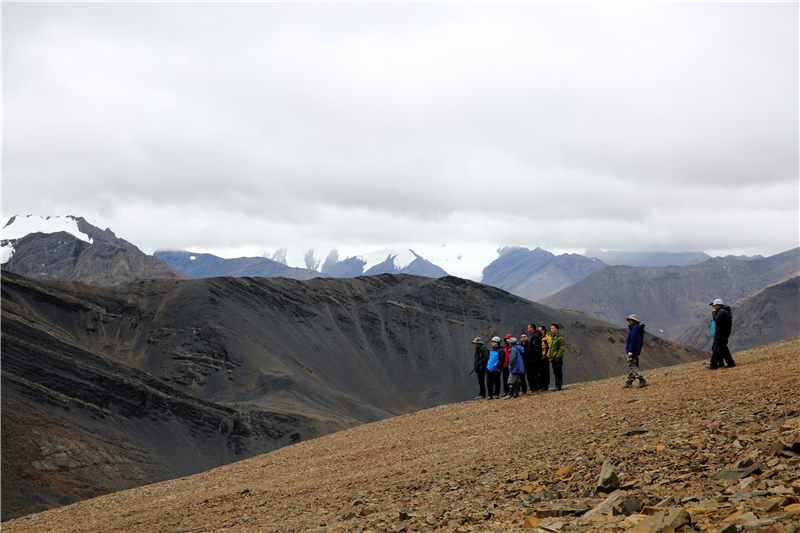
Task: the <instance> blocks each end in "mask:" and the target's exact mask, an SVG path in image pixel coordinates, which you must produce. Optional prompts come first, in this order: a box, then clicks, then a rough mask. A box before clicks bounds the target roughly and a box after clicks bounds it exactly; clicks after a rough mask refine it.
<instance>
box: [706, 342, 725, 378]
mask: <svg viewBox="0 0 800 533" xmlns="http://www.w3.org/2000/svg"><path fill="white" fill-rule="evenodd" d="M721 364H722V356H721V355H720V353H719V342H718V341H717V339H716V338H715V339H714V344H712V345H711V361H709V363H708V368H711V369H712V370H716V369H717V368H719V366H720V365H721Z"/></svg>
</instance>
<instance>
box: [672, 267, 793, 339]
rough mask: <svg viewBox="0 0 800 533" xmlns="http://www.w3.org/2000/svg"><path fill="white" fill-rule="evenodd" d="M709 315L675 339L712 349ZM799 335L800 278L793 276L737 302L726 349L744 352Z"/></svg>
mask: <svg viewBox="0 0 800 533" xmlns="http://www.w3.org/2000/svg"><path fill="white" fill-rule="evenodd" d="M710 327H711V316H710V314H709V316H708V317H707V318H706V319H701V320H699V321H698V322H696V323H695V324H693V325H692V326H691V327H690V328H688V329H687V330H686V332H684V334H683V335H681V336H680V337H679V338H678V340H679V342H683V343H685V344H688V345H690V346H697V347H698V348H710V347H711V333H710ZM796 336H800V275H795V276H792V277H790V278H789V279H787V280H786V281H782V282H780V283H776V284H774V285H770V286H769V287H767V288H766V289H764V290H762V291H759V292H757V293H756V294H754V295H752V296H748V297H747V298H744V299H742V300H740V301H739V302H738V303H737V304H736V305H735V306H734V307H733V331H732V332H731V337H730V341H729V343H728V346H729V347H730V349H731V350H733V351H737V350H747V349H749V348H753V347H755V346H761V345H762V344H767V343H771V342H777V341H779V340H783V339H788V338H790V337H796Z"/></svg>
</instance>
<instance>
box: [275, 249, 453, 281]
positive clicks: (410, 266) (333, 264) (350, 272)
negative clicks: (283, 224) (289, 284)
mask: <svg viewBox="0 0 800 533" xmlns="http://www.w3.org/2000/svg"><path fill="white" fill-rule="evenodd" d="M265 255H266V256H267V257H268V258H270V259H272V260H273V261H278V262H280V263H283V264H285V265H287V266H291V267H295V268H308V269H311V270H316V271H318V272H320V273H322V274H323V275H326V276H330V277H336V278H354V277H356V276H362V275H365V276H371V275H376V274H416V275H418V276H427V277H430V278H441V277H443V276H447V275H448V273H447V272H446V271H445V270H444V269H442V268H441V267H439V266H437V265H435V264H434V263H432V262H430V261H428V260H427V259H425V258H424V257H422V256H421V255H420V254H418V253H416V252H415V251H414V250H411V249H409V248H384V249H381V250H375V251H372V252H368V253H364V254H355V255H347V256H345V257H344V258H340V257H341V256H340V254H339V251H338V250H330V251H329V252H327V254H324V259H323V254H319V253H318V252H317V251H316V250H304V251H302V252H300V251H297V250H289V249H286V248H281V249H278V250H275V251H273V252H267V254H265Z"/></svg>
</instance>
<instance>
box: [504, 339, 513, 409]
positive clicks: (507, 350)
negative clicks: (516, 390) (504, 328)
mask: <svg viewBox="0 0 800 533" xmlns="http://www.w3.org/2000/svg"><path fill="white" fill-rule="evenodd" d="M513 337H514V335H512V334H511V333H509V334H508V335H506V336H505V337H503V339H504V342H503V351H505V354H504V357H503V392H505V393H506V394H508V391H509V390H510V389H511V385H510V384H509V383H508V376H509V374H510V373H511V371H510V370H509V369H508V354H509V353H510V352H511V344H510V343H509V342H508V341H509V339H512V338H513Z"/></svg>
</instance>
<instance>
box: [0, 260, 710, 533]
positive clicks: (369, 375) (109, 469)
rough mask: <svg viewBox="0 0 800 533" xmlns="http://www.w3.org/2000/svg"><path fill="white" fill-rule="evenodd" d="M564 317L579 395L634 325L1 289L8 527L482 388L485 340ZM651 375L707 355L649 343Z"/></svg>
mask: <svg viewBox="0 0 800 533" xmlns="http://www.w3.org/2000/svg"><path fill="white" fill-rule="evenodd" d="M529 321H535V322H537V323H544V324H548V323H552V322H559V323H561V324H563V332H564V334H565V336H566V339H567V352H566V358H565V380H566V382H568V383H574V382H576V381H581V380H587V379H596V378H601V377H607V376H612V375H618V374H621V373H623V372H625V370H626V369H625V363H624V354H623V353H622V352H623V351H624V350H623V349H622V347H623V346H624V342H625V337H626V335H627V331H626V330H625V329H623V328H619V327H616V326H613V325H611V324H608V323H605V322H602V321H600V320H598V319H596V318H593V317H588V316H585V315H582V314H577V313H570V312H566V311H558V310H555V309H550V308H547V307H545V306H543V305H540V304H536V303H533V302H530V301H528V300H524V299H522V298H519V297H517V296H514V295H512V294H509V293H507V292H505V291H502V290H500V289H497V288H494V287H489V286H485V285H481V284H478V283H475V282H471V281H467V280H463V279H459V278H452V277H444V278H440V279H433V278H425V277H420V276H410V275H390V274H384V275H380V276H366V277H359V278H350V279H333V278H315V279H311V280H307V281H298V280H292V279H287V278H262V277H259V278H249V277H243V278H233V277H221V278H207V279H196V280H179V279H142V280H138V281H135V282H131V283H127V284H118V285H114V286H112V287H100V286H95V285H87V284H83V283H80V282H70V281H50V280H35V279H32V278H26V277H23V276H20V275H17V274H13V273H9V272H4V273H3V278H2V324H3V328H2V332H1V335H2V353H3V361H2V364H3V372H2V388H1V389H0V392H1V393H2V409H3V434H2V437H3V445H2V483H3V487H2V490H3V500H2V505H3V517H4V518H11V517H13V516H19V515H22V514H26V513H30V512H35V511H38V510H42V509H45V508H49V507H53V506H58V505H63V504H65V503H69V502H71V501H75V500H79V499H83V498H87V497H91V496H95V495H98V494H102V493H105V492H109V491H114V490H120V489H124V488H129V487H133V486H137V485H141V484H143V483H149V482H154V481H158V480H163V479H167V478H172V477H176V476H183V475H188V474H191V473H196V472H200V471H203V470H207V469H209V468H212V467H214V466H217V465H221V464H224V463H227V462H231V461H233V460H237V459H241V458H246V457H251V456H253V455H256V454H260V453H264V452H266V451H269V450H273V449H275V448H278V447H280V446H283V445H286V444H290V443H292V442H296V441H299V440H305V439H309V438H312V437H315V436H318V435H321V434H325V433H329V432H332V431H336V430H339V429H342V428H346V427H350V426H354V425H357V424H361V423H364V422H369V421H374V420H378V419H383V418H386V417H389V416H394V415H397V414H401V413H406V412H410V411H414V410H418V409H423V408H426V407H431V406H434V405H440V404H444V403H449V402H454V401H460V400H465V399H468V398H472V397H473V396H474V395H475V394H476V393H477V385H476V384H475V382H474V379H475V378H474V376H469V375H468V373H469V371H470V369H471V366H472V352H473V348H472V344H471V341H472V338H473V337H474V336H475V335H480V336H482V337H484V338H486V337H490V336H492V335H497V334H499V335H502V334H503V333H505V332H513V333H515V334H516V333H518V332H521V331H522V330H523V328H524V327H525V325H526V323H527V322H529ZM645 352H646V353H647V357H646V358H643V361H642V364H643V367H644V368H654V367H657V366H664V365H671V364H676V363H682V362H686V361H693V360H698V359H702V358H704V357H706V356H707V354H705V353H704V352H701V351H699V350H695V349H691V348H686V347H683V346H680V345H677V344H675V343H672V342H669V341H665V340H663V339H661V338H659V337H654V336H651V335H647V337H646V346H645Z"/></svg>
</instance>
